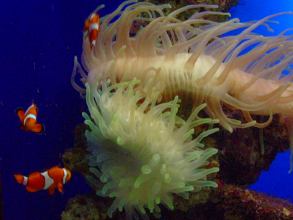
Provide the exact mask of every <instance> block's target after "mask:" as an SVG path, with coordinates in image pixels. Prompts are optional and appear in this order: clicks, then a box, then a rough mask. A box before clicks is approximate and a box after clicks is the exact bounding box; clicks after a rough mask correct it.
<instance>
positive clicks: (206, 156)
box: [83, 80, 219, 216]
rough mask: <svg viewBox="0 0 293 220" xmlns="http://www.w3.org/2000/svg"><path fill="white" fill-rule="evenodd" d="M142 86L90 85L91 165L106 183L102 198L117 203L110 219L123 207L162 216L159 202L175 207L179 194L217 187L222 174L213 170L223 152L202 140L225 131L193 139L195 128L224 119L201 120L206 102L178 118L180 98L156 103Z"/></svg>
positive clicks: (87, 119)
mask: <svg viewBox="0 0 293 220" xmlns="http://www.w3.org/2000/svg"><path fill="white" fill-rule="evenodd" d="M137 86H138V82H137V81H136V80H132V81H130V82H126V83H118V84H114V85H109V84H108V83H107V82H104V83H103V85H102V88H101V89H97V87H96V88H93V87H90V86H89V85H88V84H87V85H86V89H87V91H86V102H87V105H88V109H89V113H90V115H87V114H86V113H83V116H84V118H85V124H87V125H88V127H89V129H88V130H87V131H86V134H85V135H86V138H87V142H88V150H89V161H90V163H89V166H90V171H91V172H92V173H93V174H94V176H95V177H96V178H98V179H99V181H101V182H102V183H103V187H102V189H100V190H98V191H97V194H98V195H101V196H107V197H112V198H113V199H114V201H113V203H112V206H111V207H110V209H109V212H108V214H109V215H110V216H111V215H112V213H113V212H114V211H115V210H117V209H118V210H120V211H121V210H122V209H124V210H125V211H127V212H129V213H133V212H135V210H136V211H138V212H140V213H142V214H144V213H145V212H146V210H148V211H149V212H157V211H158V210H159V204H164V205H166V206H167V207H169V208H171V209H172V208H173V206H174V205H173V194H177V195H179V196H180V195H188V194H189V193H190V192H196V191H199V190H201V189H202V188H207V187H216V186H217V184H216V182H214V181H213V180H211V179H208V178H207V177H208V176H209V175H210V174H213V173H216V172H218V170H219V168H218V167H209V166H208V165H209V161H210V158H211V157H212V156H213V155H215V154H216V153H217V149H215V148H212V147H205V146H204V144H203V143H202V140H203V139H204V138H205V137H207V136H209V135H211V134H213V133H215V132H217V131H218V130H219V129H218V128H212V127H211V128H209V129H208V130H205V131H203V132H202V133H200V134H199V135H198V136H197V137H193V136H194V127H198V126H201V125H209V126H211V125H213V124H216V123H218V120H216V119H211V118H201V117H199V115H198V114H199V112H200V111H201V110H203V109H204V108H205V106H206V105H205V104H202V105H200V106H198V107H197V108H196V109H195V110H194V111H193V113H192V114H191V115H190V116H189V118H188V119H187V120H184V119H182V118H180V117H179V116H178V115H177V112H178V109H179V98H178V97H175V98H174V99H173V100H172V101H169V102H166V103H161V104H158V105H156V104H155V103H156V102H155V101H151V100H148V98H147V97H145V96H143V95H142V94H141V93H140V92H139V91H138V90H137V89H135V88H136V87H137ZM92 181H93V180H92ZM96 181H98V180H96ZM156 210H157V211H156Z"/></svg>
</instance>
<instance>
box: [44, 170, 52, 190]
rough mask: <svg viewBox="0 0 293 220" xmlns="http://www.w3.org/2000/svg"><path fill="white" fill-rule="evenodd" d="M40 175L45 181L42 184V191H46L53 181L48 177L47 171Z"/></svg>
mask: <svg viewBox="0 0 293 220" xmlns="http://www.w3.org/2000/svg"><path fill="white" fill-rule="evenodd" d="M41 175H42V176H43V177H44V179H45V183H44V187H43V189H48V188H49V187H50V186H51V185H52V184H53V183H54V180H53V178H52V177H50V176H49V173H48V171H45V172H43V173H41Z"/></svg>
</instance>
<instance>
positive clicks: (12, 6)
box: [0, 0, 293, 220]
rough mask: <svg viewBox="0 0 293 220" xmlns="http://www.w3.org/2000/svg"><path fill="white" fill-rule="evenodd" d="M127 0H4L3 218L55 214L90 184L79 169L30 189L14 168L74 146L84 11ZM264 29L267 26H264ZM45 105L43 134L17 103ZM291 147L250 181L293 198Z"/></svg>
mask: <svg viewBox="0 0 293 220" xmlns="http://www.w3.org/2000/svg"><path fill="white" fill-rule="evenodd" d="M120 2H122V1H116V0H115V1H114V0H112V1H111V0H110V1H98V0H74V1H65V0H41V1H36V0H27V1H19V0H18V1H17V0H11V1H5V2H2V4H1V7H0V33H1V35H0V64H1V68H0V71H1V80H0V94H1V95H0V119H1V122H0V131H1V133H0V175H1V185H2V187H3V188H2V189H3V197H4V198H3V199H4V219H5V220H18V219H29V220H55V219H60V214H61V212H62V210H63V209H64V207H65V205H66V202H67V201H68V199H69V198H71V197H73V196H75V195H77V194H80V193H86V192H89V191H90V189H89V187H88V186H87V184H86V182H85V181H84V179H83V178H82V176H80V175H79V174H77V173H73V177H72V181H71V182H70V183H69V184H67V185H65V189H64V193H63V194H59V193H55V195H53V196H49V195H48V193H47V192H46V191H42V192H38V193H28V192H26V191H25V190H24V188H23V187H21V186H20V185H18V184H17V183H16V182H15V180H14V178H13V174H15V173H24V174H28V173H29V172H32V171H36V170H40V171H42V170H43V169H44V168H48V167H52V166H55V165H62V164H61V155H62V153H63V152H64V150H65V149H67V148H70V147H72V146H73V139H74V127H75V126H76V125H77V124H78V123H81V122H82V117H81V112H82V111H86V107H85V103H84V100H82V99H81V98H80V97H79V95H78V93H77V92H76V91H75V90H74V89H73V88H72V86H71V84H70V76H71V71H72V67H73V57H74V56H75V55H78V56H79V55H80V54H81V45H82V27H83V22H84V19H85V18H86V17H87V16H88V14H89V13H90V12H91V11H92V10H93V9H94V8H95V7H96V6H97V5H98V4H101V3H105V4H106V9H104V10H102V12H101V14H102V15H103V14H105V13H107V12H109V11H111V10H113V9H114V8H116V6H117V5H119V4H120ZM289 10H291V11H293V1H291V0H278V1H276V0H270V1H263V0H239V4H238V5H237V6H236V7H234V8H232V10H231V14H232V17H239V18H240V19H241V20H243V21H248V20H257V19H260V18H262V17H264V16H266V15H269V14H273V13H276V12H280V11H289ZM276 20H279V21H280V22H281V24H280V25H278V26H277V25H272V26H273V28H274V29H276V32H275V33H278V32H279V31H280V30H284V29H285V28H289V27H292V26H293V20H292V16H291V17H290V18H289V16H283V17H281V18H278V19H276ZM259 31H260V32H261V31H262V30H259ZM32 101H34V102H35V103H37V105H38V107H39V120H40V121H41V122H42V123H43V124H44V126H45V132H44V133H42V134H33V133H29V132H24V131H22V130H21V129H20V128H19V120H18V118H17V116H16V113H15V110H16V109H17V108H18V107H24V108H26V107H28V106H29V105H30V104H31V103H32ZM288 169H289V153H288V152H286V153H282V154H279V155H278V157H277V159H276V160H275V161H274V163H273V164H272V166H271V167H270V170H269V171H266V172H263V174H262V176H261V178H260V179H259V181H258V182H257V183H255V184H254V185H253V186H251V188H252V189H255V190H258V191H262V192H266V193H268V194H270V195H273V196H277V197H282V198H285V199H288V200H291V201H293V188H292V186H293V176H292V175H288Z"/></svg>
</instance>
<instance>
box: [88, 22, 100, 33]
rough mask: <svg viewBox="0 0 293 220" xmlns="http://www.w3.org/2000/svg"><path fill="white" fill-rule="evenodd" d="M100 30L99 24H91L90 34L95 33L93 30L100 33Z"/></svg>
mask: <svg viewBox="0 0 293 220" xmlns="http://www.w3.org/2000/svg"><path fill="white" fill-rule="evenodd" d="M99 28H100V26H99V24H98V23H93V24H91V25H90V27H89V32H91V31H93V30H97V31H98V30H99Z"/></svg>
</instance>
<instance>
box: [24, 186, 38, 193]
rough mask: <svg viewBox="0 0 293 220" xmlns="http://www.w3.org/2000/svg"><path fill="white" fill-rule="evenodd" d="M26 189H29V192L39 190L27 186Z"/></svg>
mask: <svg viewBox="0 0 293 220" xmlns="http://www.w3.org/2000/svg"><path fill="white" fill-rule="evenodd" d="M26 191H28V192H37V191H38V190H37V189H34V188H32V187H29V186H27V187H26Z"/></svg>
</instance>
